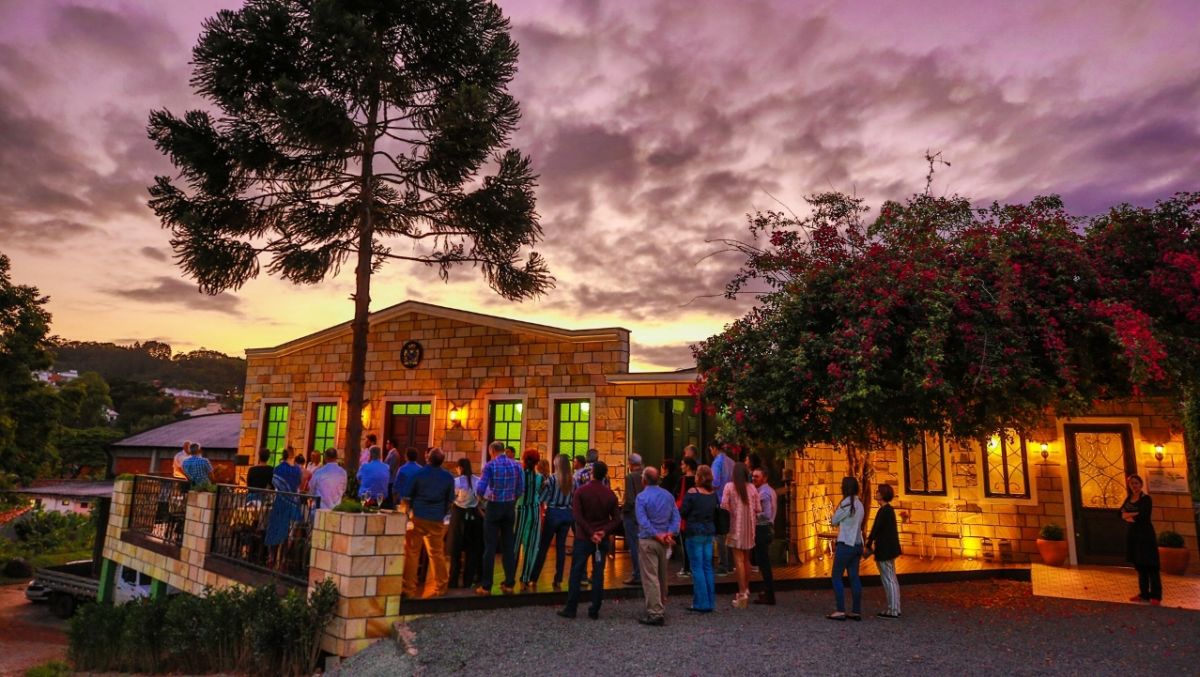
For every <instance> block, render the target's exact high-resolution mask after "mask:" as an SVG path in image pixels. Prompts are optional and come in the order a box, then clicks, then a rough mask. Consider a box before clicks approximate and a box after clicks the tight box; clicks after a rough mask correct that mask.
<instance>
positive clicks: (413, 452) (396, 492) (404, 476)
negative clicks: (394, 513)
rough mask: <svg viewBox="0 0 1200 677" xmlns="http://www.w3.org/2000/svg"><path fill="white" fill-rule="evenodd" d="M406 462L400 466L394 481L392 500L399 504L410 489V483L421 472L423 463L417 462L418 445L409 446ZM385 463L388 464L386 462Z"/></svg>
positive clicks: (406, 452)
mask: <svg viewBox="0 0 1200 677" xmlns="http://www.w3.org/2000/svg"><path fill="white" fill-rule="evenodd" d="M404 458H405V461H406V462H405V464H404V465H402V466H400V469H399V470H397V471H396V480H395V481H394V482H393V483H392V501H394V502H395V503H396V504H397V505H399V503H400V500H401V499H402V498H404V494H405V492H406V491H407V489H408V483H409V482H410V481H412V478H413V477H416V475H417V473H419V472H421V465H420V464H419V463H417V449H416V447H409V448H408V449H407V450H405V452H404ZM384 465H387V464H386V463H385V464H384Z"/></svg>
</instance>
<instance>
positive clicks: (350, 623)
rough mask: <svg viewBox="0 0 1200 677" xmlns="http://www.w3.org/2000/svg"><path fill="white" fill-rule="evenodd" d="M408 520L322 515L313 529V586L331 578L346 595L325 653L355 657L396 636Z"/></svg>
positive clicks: (395, 516)
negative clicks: (394, 624) (392, 634)
mask: <svg viewBox="0 0 1200 677" xmlns="http://www.w3.org/2000/svg"><path fill="white" fill-rule="evenodd" d="M406 530H407V517H406V516H405V515H404V514H403V513H399V512H380V513H373V514H366V513H362V514H352V513H337V512H332V511H329V510H319V511H317V517H316V523H315V524H314V526H313V536H312V560H311V562H310V565H309V570H308V579H309V584H310V585H316V584H318V583H320V582H321V581H323V580H325V579H326V578H328V579H330V580H332V581H333V582H334V584H335V585H337V588H338V591H339V592H340V593H341V596H340V599H339V600H338V607H337V613H336V616H335V618H334V619H333V621H332V622H331V623H330V624H329V627H328V628H327V629H326V632H325V636H324V637H323V638H322V640H321V648H322V649H323V650H325V651H328V652H329V653H332V654H335V655H338V656H350V655H353V654H355V653H357V652H359V651H361V650H362V649H364V648H366V647H367V646H368V645H369V644H371V643H373V642H375V641H376V640H378V639H379V638H381V637H387V636H388V635H389V634H391V631H392V624H393V623H394V622H396V621H397V620H399V618H400V591H401V589H402V587H403V574H404V533H405V531H406Z"/></svg>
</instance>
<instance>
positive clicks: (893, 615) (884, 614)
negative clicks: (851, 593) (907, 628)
mask: <svg viewBox="0 0 1200 677" xmlns="http://www.w3.org/2000/svg"><path fill="white" fill-rule="evenodd" d="M875 615H876V616H878V617H880V618H900V614H898V613H896V612H894V611H880V612H879V613H877V614H875Z"/></svg>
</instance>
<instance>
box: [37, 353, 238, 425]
mask: <svg viewBox="0 0 1200 677" xmlns="http://www.w3.org/2000/svg"><path fill="white" fill-rule="evenodd" d="M54 366H55V368H57V369H58V370H60V371H62V370H68V369H75V370H77V371H79V372H80V373H83V372H86V371H94V372H97V373H99V374H100V375H101V376H102V377H104V379H105V380H107V381H109V382H110V383H111V382H113V381H116V380H126V381H139V382H141V383H159V384H161V385H162V386H164V387H172V388H188V389H194V390H208V391H209V392H212V393H216V394H224V393H240V392H241V391H242V388H243V387H244V386H245V383H246V360H245V359H243V358H240V357H231V356H229V355H226V354H224V353H220V352H217V351H215V350H207V349H204V348H200V349H198V350H193V351H191V352H187V353H179V354H174V353H173V351H172V348H171V346H170V345H168V344H166V343H162V342H161V341H143V342H138V343H134V344H133V345H131V346H120V345H116V344H113V343H101V342H95V341H58V342H56V343H55V345H54ZM118 411H119V409H118Z"/></svg>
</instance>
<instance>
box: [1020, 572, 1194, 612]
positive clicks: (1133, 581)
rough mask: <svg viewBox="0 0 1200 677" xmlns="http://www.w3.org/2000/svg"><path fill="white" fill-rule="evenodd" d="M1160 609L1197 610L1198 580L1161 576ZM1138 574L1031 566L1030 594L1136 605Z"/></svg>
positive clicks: (1189, 577)
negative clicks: (1163, 607)
mask: <svg viewBox="0 0 1200 677" xmlns="http://www.w3.org/2000/svg"><path fill="white" fill-rule="evenodd" d="M1162 581H1163V606H1167V607H1175V608H1179V609H1192V610H1193V611H1200V578H1198V577H1196V576H1171V575H1169V574H1163V576H1162ZM1137 590H1138V583H1137V572H1136V571H1134V570H1133V569H1130V568H1127V567H1090V566H1080V567H1050V566H1046V565H1045V564H1034V565H1033V594H1035V595H1039V596H1042V597H1060V598H1063V599H1086V600H1092V601H1096V602H1119V603H1121V604H1137V602H1131V601H1129V598H1130V597H1131V596H1133V595H1135V594H1137Z"/></svg>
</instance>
